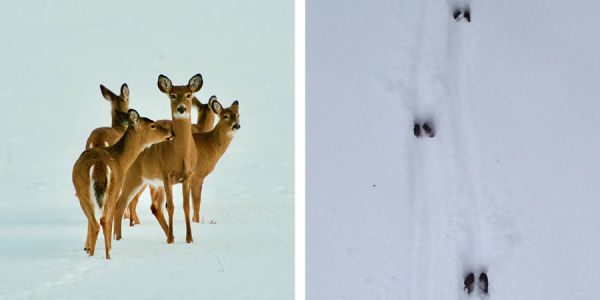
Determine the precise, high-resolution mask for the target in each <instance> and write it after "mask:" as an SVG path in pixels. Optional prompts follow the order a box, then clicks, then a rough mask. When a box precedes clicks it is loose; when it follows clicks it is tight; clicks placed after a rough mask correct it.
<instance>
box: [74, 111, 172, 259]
mask: <svg viewBox="0 0 600 300" xmlns="http://www.w3.org/2000/svg"><path fill="white" fill-rule="evenodd" d="M117 114H123V115H124V116H123V117H121V119H123V120H128V123H129V127H128V129H127V131H126V132H125V134H124V135H123V137H122V138H121V139H120V140H119V141H118V142H117V143H115V144H114V145H112V146H110V147H101V148H92V149H88V150H86V151H84V152H83V153H82V154H81V156H80V157H79V159H78V160H77V162H75V166H74V167H73V185H74V186H75V191H76V195H77V197H78V198H79V203H80V204H81V208H82V209H83V212H84V213H85V215H86V217H87V218H88V234H87V239H86V242H85V248H84V249H85V250H86V251H87V252H88V253H89V254H90V256H92V255H94V250H95V248H96V240H97V238H98V233H99V231H100V226H102V228H103V233H104V244H105V248H106V258H107V259H110V254H109V251H110V248H111V233H112V220H113V213H114V204H115V199H116V197H117V195H118V193H119V191H120V190H121V186H122V184H123V178H124V175H125V172H126V171H127V169H128V168H129V166H130V165H131V164H132V163H133V161H134V160H135V158H136V157H137V156H138V154H139V153H140V152H141V151H142V148H143V147H144V146H145V145H148V144H151V143H156V142H159V141H164V140H166V139H168V138H171V137H172V136H173V134H172V132H171V131H170V130H168V129H166V128H164V127H161V126H158V125H156V123H154V122H153V121H152V120H149V119H146V118H140V117H139V114H138V113H137V112H136V111H135V110H133V109H132V110H129V112H128V113H123V112H120V111H119V112H117ZM126 122H127V121H126ZM92 166H95V167H94V171H93V174H92V176H91V177H92V178H94V180H96V179H97V180H100V179H101V178H106V177H107V175H108V168H110V169H111V173H110V180H109V182H110V183H109V185H108V187H107V188H106V189H105V190H104V194H105V201H104V203H103V213H102V217H100V223H98V221H97V220H96V217H95V207H94V203H93V202H92V199H91V195H90V183H91V181H90V168H91V167H92ZM106 167H108V168H106Z"/></svg>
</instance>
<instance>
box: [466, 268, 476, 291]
mask: <svg viewBox="0 0 600 300" xmlns="http://www.w3.org/2000/svg"><path fill="white" fill-rule="evenodd" d="M474 284H475V275H473V273H469V275H467V277H465V288H464V290H465V291H467V293H468V294H470V293H471V292H473V288H474Z"/></svg>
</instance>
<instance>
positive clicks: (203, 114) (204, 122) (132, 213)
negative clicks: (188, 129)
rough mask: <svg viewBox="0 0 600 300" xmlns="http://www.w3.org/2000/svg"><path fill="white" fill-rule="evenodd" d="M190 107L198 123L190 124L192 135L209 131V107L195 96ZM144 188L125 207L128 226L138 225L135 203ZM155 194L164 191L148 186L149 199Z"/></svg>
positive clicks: (211, 119) (211, 124) (212, 121)
mask: <svg viewBox="0 0 600 300" xmlns="http://www.w3.org/2000/svg"><path fill="white" fill-rule="evenodd" d="M192 107H195V108H196V109H197V110H198V122H197V123H196V124H192V134H194V133H202V132H209V131H211V130H212V129H213V127H214V124H215V113H214V112H213V111H212V109H211V108H210V105H208V104H202V103H201V102H200V100H198V98H196V96H194V97H193V98H192ZM156 123H157V124H158V123H160V124H161V125H164V126H167V127H170V126H171V120H159V121H156ZM146 186H148V185H144V186H143V187H142V189H141V190H140V191H139V192H138V193H137V194H136V195H135V197H133V199H132V200H131V202H130V203H129V205H128V207H127V210H129V215H128V214H127V210H125V213H124V216H123V218H124V219H127V218H129V226H134V225H136V224H140V219H139V218H138V216H137V212H136V208H137V203H138V201H139V199H140V196H141V195H142V193H143V192H144V190H145V189H146ZM157 192H158V193H160V194H158V195H162V194H163V193H164V189H162V188H160V187H159V188H157V189H155V188H154V187H153V186H150V197H151V199H154V198H155V197H157V196H155V193H157Z"/></svg>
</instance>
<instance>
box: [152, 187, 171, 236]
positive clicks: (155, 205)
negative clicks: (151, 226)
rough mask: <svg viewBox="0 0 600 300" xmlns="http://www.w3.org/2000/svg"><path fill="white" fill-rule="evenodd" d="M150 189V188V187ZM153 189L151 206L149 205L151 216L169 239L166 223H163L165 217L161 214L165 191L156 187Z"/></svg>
mask: <svg viewBox="0 0 600 300" xmlns="http://www.w3.org/2000/svg"><path fill="white" fill-rule="evenodd" d="M150 187H151V188H152V186H150ZM152 189H154V193H152V195H153V196H152V204H150V210H151V211H152V214H154V216H155V217H156V220H157V221H158V224H160V227H161V228H162V229H163V231H164V232H165V235H166V236H167V237H169V226H168V225H167V221H165V215H164V213H163V209H162V207H163V203H165V190H164V189H162V188H160V187H158V188H152Z"/></svg>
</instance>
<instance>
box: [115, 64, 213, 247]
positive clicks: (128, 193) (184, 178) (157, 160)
mask: <svg viewBox="0 0 600 300" xmlns="http://www.w3.org/2000/svg"><path fill="white" fill-rule="evenodd" d="M158 87H159V89H160V90H161V92H163V93H165V94H167V95H168V96H169V102H170V104H171V114H172V115H173V119H172V121H171V125H172V128H173V131H174V133H175V136H174V137H173V140H171V141H166V142H163V143H158V144H155V145H153V146H152V147H150V148H148V149H146V150H144V152H142V153H141V154H140V155H139V156H138V158H137V159H136V160H135V162H134V163H133V165H132V166H131V167H130V169H129V170H128V171H127V176H126V178H125V181H124V183H123V189H122V191H121V196H120V197H119V200H118V201H117V204H116V216H115V219H114V221H115V235H116V238H117V240H119V239H121V222H122V218H123V213H124V211H125V208H126V207H127V205H128V204H129V203H128V202H130V201H131V199H133V197H134V196H135V195H136V194H137V193H138V192H139V190H140V189H141V188H142V187H143V185H144V180H145V179H146V180H157V181H161V182H162V184H163V186H164V189H165V194H166V198H167V203H168V204H169V205H168V207H167V211H168V213H169V229H168V232H166V234H167V243H169V244H172V243H174V241H175V237H174V236H173V212H174V205H173V193H172V189H171V186H172V185H173V184H176V183H182V184H183V190H184V193H183V195H184V211H186V212H187V214H186V221H187V219H189V191H190V190H189V189H190V188H189V185H190V181H189V179H190V178H191V176H192V173H193V172H194V169H195V168H196V160H197V154H196V148H195V147H194V140H193V137H192V122H191V119H190V118H189V115H188V117H187V118H176V115H177V114H178V109H179V108H180V107H185V109H186V112H187V113H189V111H190V110H191V108H192V96H193V93H195V92H197V91H199V90H200V88H201V87H202V76H201V75H200V74H197V75H195V76H194V77H192V78H191V79H190V81H189V82H188V85H187V86H186V85H183V86H173V85H172V83H171V81H170V80H169V79H168V78H167V77H165V76H163V75H160V76H159V78H158ZM186 191H187V193H186ZM186 194H187V196H186ZM186 202H187V205H186ZM160 212H162V209H161V210H160ZM187 236H188V237H189V238H188V239H186V241H187V242H188V243H190V242H193V241H192V240H191V229H190V228H188V235H187Z"/></svg>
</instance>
